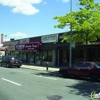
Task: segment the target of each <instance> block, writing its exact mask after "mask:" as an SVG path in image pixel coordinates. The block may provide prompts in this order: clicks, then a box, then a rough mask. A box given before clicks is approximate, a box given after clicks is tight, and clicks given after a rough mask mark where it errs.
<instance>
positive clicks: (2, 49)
mask: <svg viewBox="0 0 100 100" xmlns="http://www.w3.org/2000/svg"><path fill="white" fill-rule="evenodd" d="M7 48H8V46H3V47H0V51H6V50H7Z"/></svg>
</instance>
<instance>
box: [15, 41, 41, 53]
mask: <svg viewBox="0 0 100 100" xmlns="http://www.w3.org/2000/svg"><path fill="white" fill-rule="evenodd" d="M39 47H40V43H39V42H28V43H18V44H16V45H15V49H16V50H19V51H36V50H39Z"/></svg>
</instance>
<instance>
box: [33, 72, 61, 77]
mask: <svg viewBox="0 0 100 100" xmlns="http://www.w3.org/2000/svg"><path fill="white" fill-rule="evenodd" d="M35 75H38V76H40V75H42V76H46V77H48V76H52V77H60V76H61V75H60V74H59V73H58V71H54V72H49V71H48V72H41V73H36V74H35Z"/></svg>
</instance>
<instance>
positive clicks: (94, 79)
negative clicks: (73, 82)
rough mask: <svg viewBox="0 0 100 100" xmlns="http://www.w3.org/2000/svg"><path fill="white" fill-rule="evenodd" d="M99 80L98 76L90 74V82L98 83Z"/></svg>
mask: <svg viewBox="0 0 100 100" xmlns="http://www.w3.org/2000/svg"><path fill="white" fill-rule="evenodd" d="M97 80H98V76H97V75H96V74H90V81H93V82H94V81H97Z"/></svg>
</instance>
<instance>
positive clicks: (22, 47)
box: [15, 39, 40, 64]
mask: <svg viewBox="0 0 100 100" xmlns="http://www.w3.org/2000/svg"><path fill="white" fill-rule="evenodd" d="M29 40H30V39H23V40H20V42H19V43H18V44H16V46H15V48H16V51H18V52H19V55H20V58H21V59H22V61H23V63H33V64H34V63H35V62H34V59H35V58H34V55H33V52H37V51H38V50H39V48H40V42H30V41H29Z"/></svg>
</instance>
